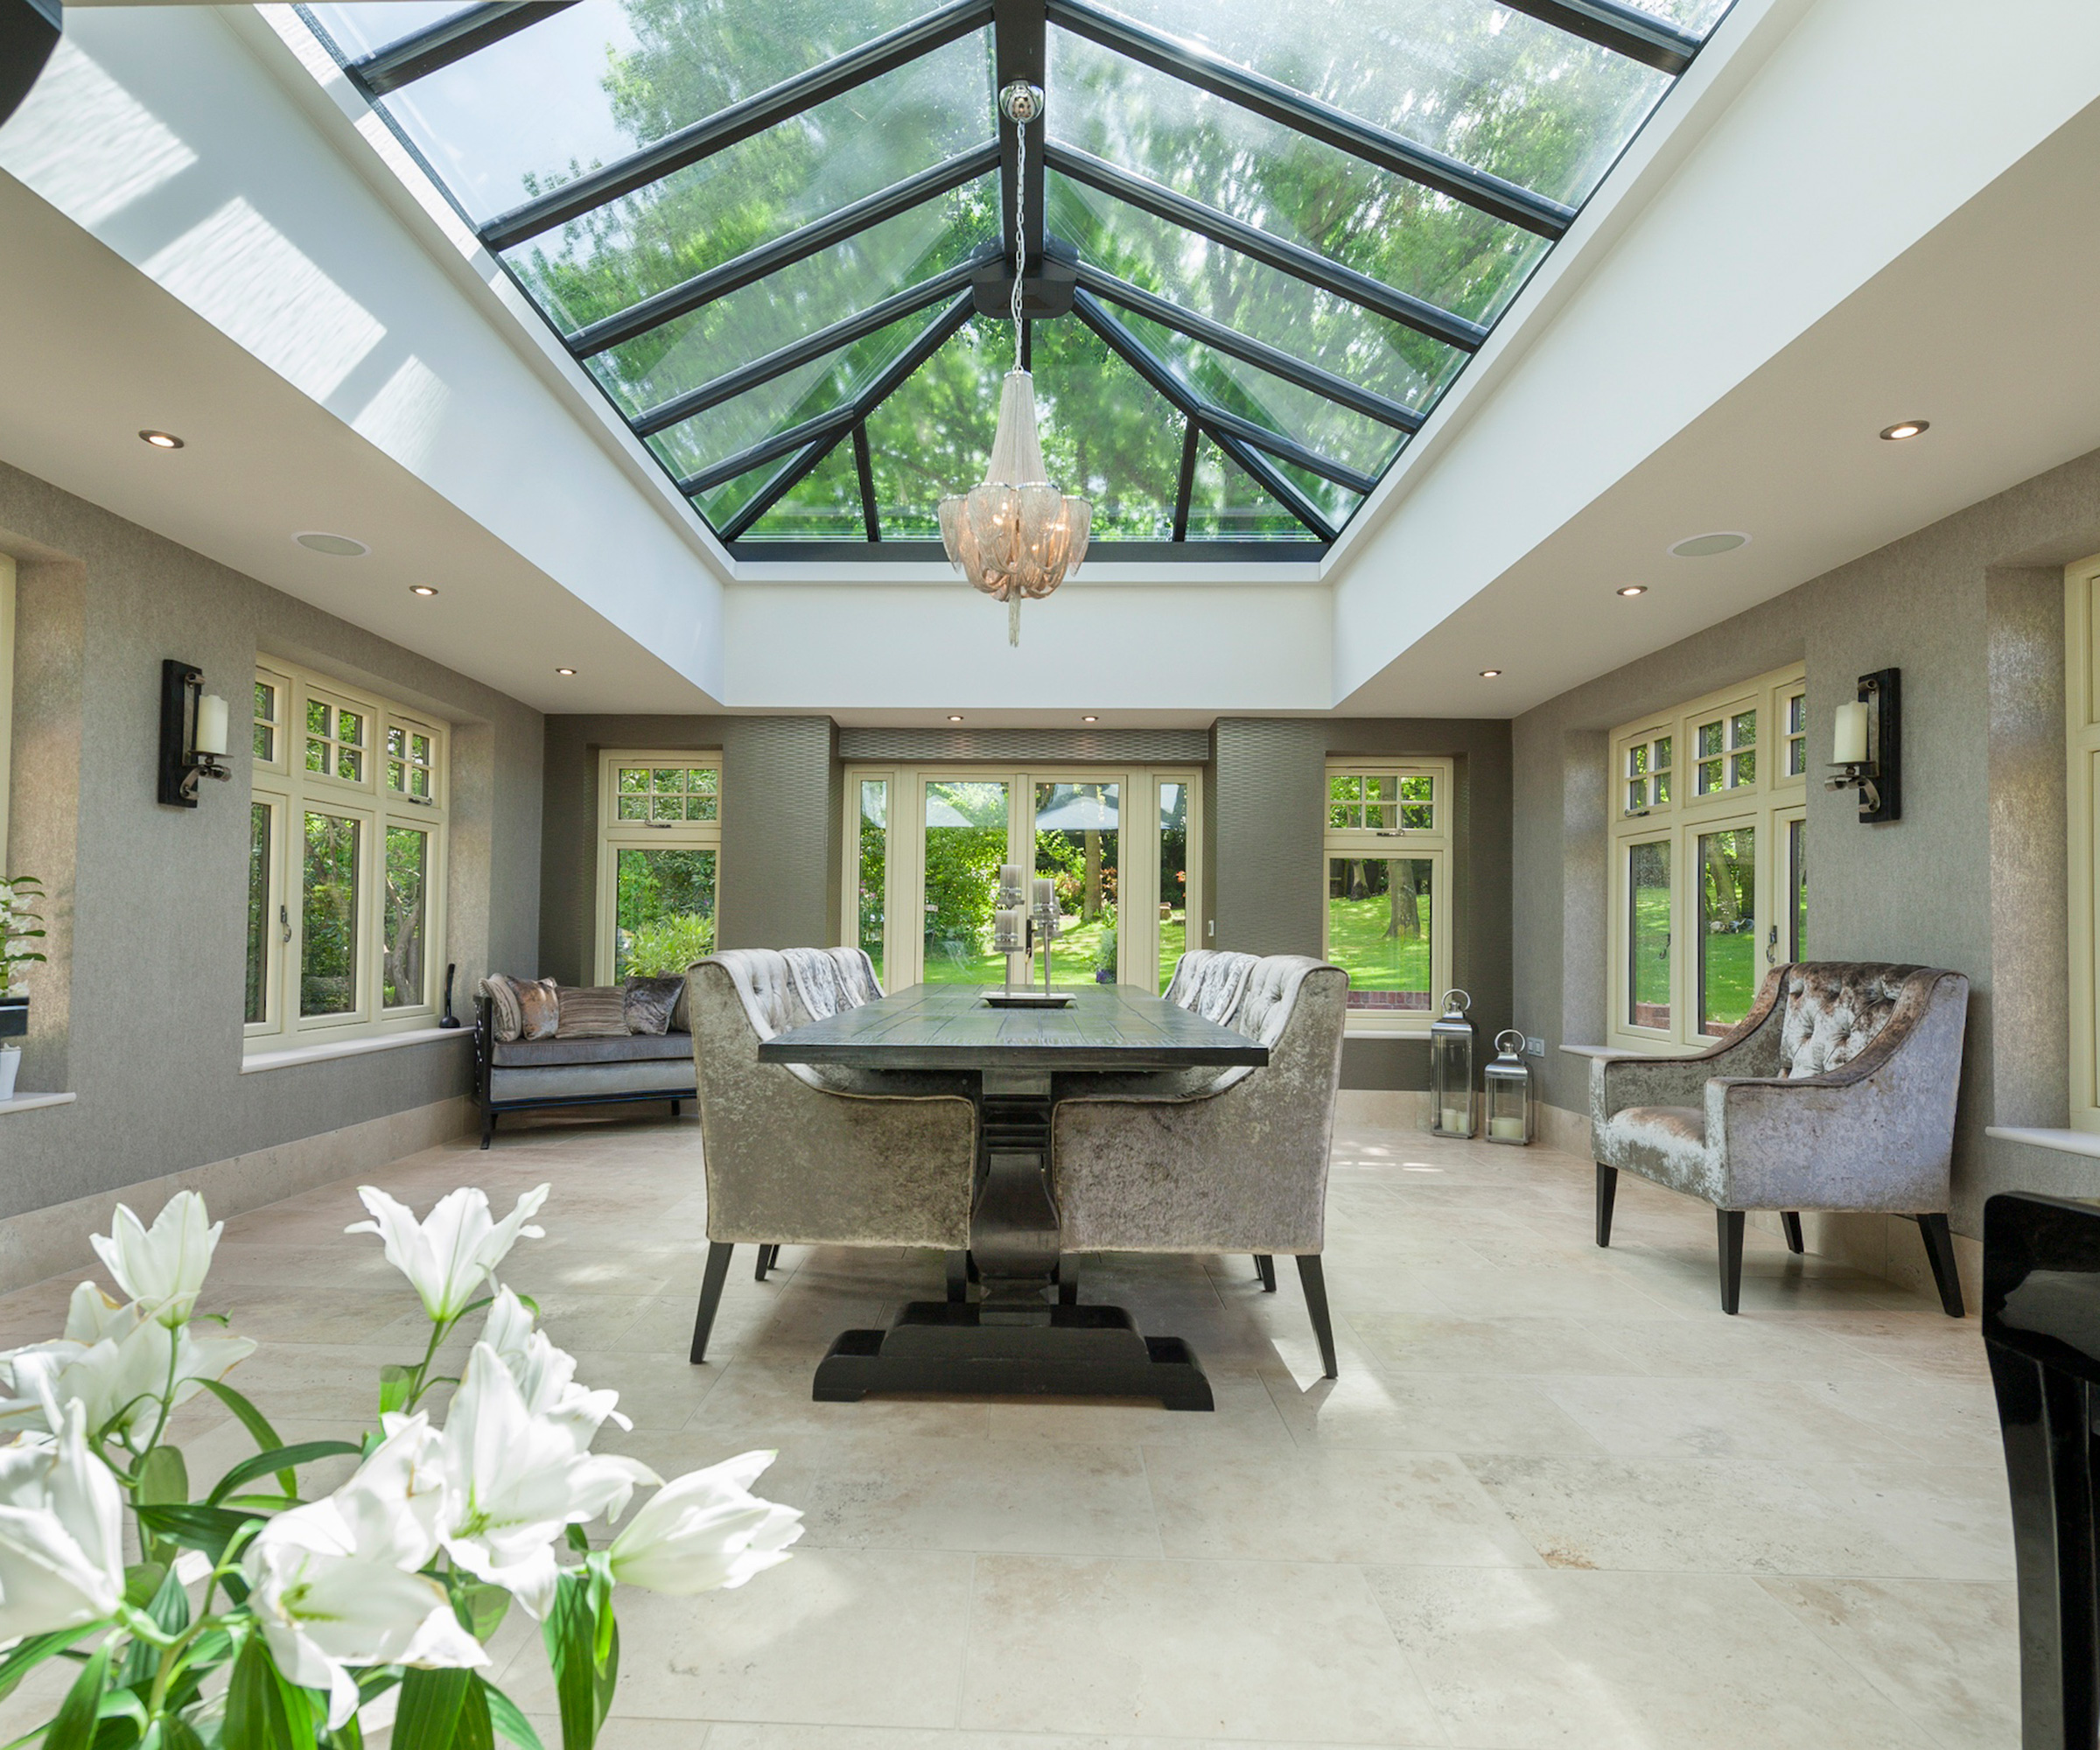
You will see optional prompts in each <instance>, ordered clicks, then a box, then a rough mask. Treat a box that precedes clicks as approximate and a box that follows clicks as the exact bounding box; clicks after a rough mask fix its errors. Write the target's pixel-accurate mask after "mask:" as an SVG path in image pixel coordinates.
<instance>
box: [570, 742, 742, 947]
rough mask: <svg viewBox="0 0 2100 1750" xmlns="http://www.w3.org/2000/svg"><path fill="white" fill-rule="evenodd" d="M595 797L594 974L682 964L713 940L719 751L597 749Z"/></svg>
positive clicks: (718, 845)
mask: <svg viewBox="0 0 2100 1750" xmlns="http://www.w3.org/2000/svg"><path fill="white" fill-rule="evenodd" d="M721 853H722V756H721V755H720V754H719V753H693V752H691V751H690V750H685V751H681V752H670V753H667V752H662V751H655V752H652V751H650V750H648V749H638V748H624V749H615V750H613V751H612V752H609V753H602V754H600V755H599V757H598V941H597V951H596V956H595V961H596V967H597V972H596V977H597V982H598V984H619V983H620V980H621V979H623V978H625V977H627V974H628V973H629V972H630V971H632V970H637V969H639V970H642V971H645V972H650V973H659V974H670V973H675V972H682V971H683V970H685V968H686V967H687V966H689V965H690V964H691V963H692V962H694V961H696V960H699V959H701V958H703V957H704V956H707V955H710V954H711V953H713V952H714V949H715V892H716V876H717V871H718V866H719V864H720V861H721Z"/></svg>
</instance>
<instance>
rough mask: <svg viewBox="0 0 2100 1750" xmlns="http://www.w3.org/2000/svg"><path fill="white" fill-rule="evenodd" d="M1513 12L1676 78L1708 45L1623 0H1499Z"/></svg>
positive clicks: (1498, 1)
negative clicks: (1522, 13) (1623, 2)
mask: <svg viewBox="0 0 2100 1750" xmlns="http://www.w3.org/2000/svg"><path fill="white" fill-rule="evenodd" d="M1497 4H1502V5H1506V6H1508V7H1509V10H1510V11H1512V12H1525V13H1529V14H1530V16H1531V17H1532V18H1537V19H1540V20H1542V21H1543V22H1544V23H1546V24H1549V25H1555V26H1557V27H1558V28H1559V29H1561V30H1564V31H1566V32H1567V33H1568V34H1569V35H1570V36H1572V37H1580V38H1583V40H1584V41H1586V42H1592V43H1600V44H1601V45H1603V46H1604V47H1606V48H1607V49H1610V50H1611V51H1612V52H1614V53H1615V54H1622V55H1624V56H1626V57H1627V59H1629V60H1637V61H1639V62H1641V63H1642V66H1652V67H1654V68H1655V69H1656V71H1657V72H1658V73H1669V74H1670V76H1671V77H1673V78H1674V77H1676V76H1677V74H1678V73H1683V72H1684V69H1685V68H1686V67H1688V66H1691V60H1692V57H1693V56H1694V55H1696V54H1698V52H1699V50H1700V49H1701V47H1703V46H1704V45H1703V44H1702V43H1701V42H1700V40H1699V38H1697V37H1695V36H1691V35H1689V34H1687V33H1686V32H1685V31H1680V30H1678V29H1677V27H1676V26H1675V25H1672V24H1671V23H1670V21H1669V20H1668V19H1667V18H1657V17H1656V15H1655V14H1654V13H1653V12H1643V11H1641V10H1640V9H1639V8H1638V7H1634V6H1628V5H1623V4H1620V0H1497Z"/></svg>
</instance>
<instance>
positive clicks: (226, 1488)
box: [158, 1440, 362, 1507]
mask: <svg viewBox="0 0 2100 1750" xmlns="http://www.w3.org/2000/svg"><path fill="white" fill-rule="evenodd" d="M167 1450H168V1449H167V1448H166V1447H165V1446H164V1447H160V1448H158V1451H161V1452H165V1451H167ZM361 1450H362V1448H361V1447H360V1446H357V1445H356V1444H355V1443H354V1442H353V1441H349V1440H304V1441H302V1442H301V1443H300V1444H299V1445H297V1446H278V1447H275V1448H273V1449H272V1450H271V1451H269V1452H267V1453H256V1454H255V1457H253V1458H252V1459H243V1460H242V1461H241V1462H240V1463H239V1464H237V1465H235V1467H233V1469H231V1470H230V1471H228V1473H227V1474H225V1475H224V1476H222V1477H221V1478H220V1479H219V1481H217V1482H215V1483H214V1484H213V1485H212V1492H211V1493H210V1494H209V1495H207V1496H206V1497H205V1499H206V1500H207V1502H210V1503H211V1505H213V1506H214V1507H216V1506H218V1505H219V1504H220V1503H221V1502H223V1501H224V1500H225V1499H226V1498H227V1496H228V1495H231V1494H232V1493H233V1492H234V1491H235V1489H237V1488H240V1487H241V1486H242V1484H243V1483H248V1482H253V1481H255V1479H256V1478H257V1477H260V1476H268V1475H269V1474H270V1472H272V1471H275V1472H276V1473H277V1474H278V1475H279V1477H287V1476H290V1475H291V1474H292V1473H293V1472H294V1471H295V1470H297V1467H299V1466H301V1465H310V1464H311V1463H313V1461H314V1460H316V1459H337V1458H344V1457H349V1458H355V1457H356V1456H357V1455H358V1453H360V1451H361ZM284 1492H285V1494H286V1495H289V1496H291V1497H293V1498H294V1499H296V1498H297V1484H296V1482H294V1483H291V1484H287V1485H286V1487H285V1491H284Z"/></svg>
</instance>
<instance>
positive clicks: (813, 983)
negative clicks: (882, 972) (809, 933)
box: [781, 948, 882, 1021]
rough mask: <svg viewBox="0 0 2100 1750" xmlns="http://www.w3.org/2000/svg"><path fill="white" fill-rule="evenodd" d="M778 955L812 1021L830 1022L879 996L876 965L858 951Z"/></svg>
mask: <svg viewBox="0 0 2100 1750" xmlns="http://www.w3.org/2000/svg"><path fill="white" fill-rule="evenodd" d="M781 956H782V958H783V959H785V960H786V962H787V963H788V977H789V978H790V979H792V980H793V981H794V984H795V994H796V995H797V996H799V997H800V998H802V1008H803V1010H804V1012H806V1013H807V1014H808V1015H809V1019H811V1020H814V1021H823V1020H829V1019H830V1018H831V1017H832V1016H834V1015H836V1014H837V1013H838V1012H840V1011H841V1010H843V1009H858V1008H860V1007H861V1006H862V1005H865V1004H868V1003H872V1002H875V1001H877V1000H878V999H879V998H880V997H881V996H882V986H881V985H880V984H878V983H877V982H876V979H875V963H874V962H873V961H872V960H870V959H869V958H868V956H867V954H866V953H865V950H863V949H858V948H784V949H781Z"/></svg>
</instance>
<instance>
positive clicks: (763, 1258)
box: [751, 1246, 781, 1282]
mask: <svg viewBox="0 0 2100 1750" xmlns="http://www.w3.org/2000/svg"><path fill="white" fill-rule="evenodd" d="M780 1256H781V1249H780V1248H779V1247H778V1246H760V1248H759V1261H758V1263H757V1264H755V1265H753V1268H752V1272H751V1279H752V1280H753V1282H763V1281H765V1280H766V1272H767V1271H769V1270H771V1269H772V1268H773V1266H774V1263H775V1262H776V1261H777V1260H778V1259H779V1257H780Z"/></svg>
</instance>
